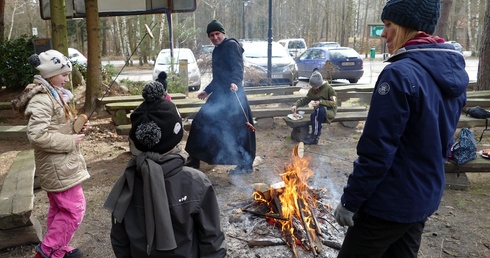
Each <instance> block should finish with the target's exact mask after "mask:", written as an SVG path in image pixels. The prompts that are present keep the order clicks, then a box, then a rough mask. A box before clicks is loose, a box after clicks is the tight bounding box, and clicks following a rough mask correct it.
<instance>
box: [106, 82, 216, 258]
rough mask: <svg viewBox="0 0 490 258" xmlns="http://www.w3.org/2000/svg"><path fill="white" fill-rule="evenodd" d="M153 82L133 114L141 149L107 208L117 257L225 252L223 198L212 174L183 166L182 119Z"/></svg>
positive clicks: (134, 134)
mask: <svg viewBox="0 0 490 258" xmlns="http://www.w3.org/2000/svg"><path fill="white" fill-rule="evenodd" d="M160 85H161V84H160V83H159V82H149V83H148V84H147V85H145V88H144V90H143V97H144V99H145V100H144V101H143V103H141V105H140V106H139V107H138V108H136V109H135V110H134V111H133V113H132V114H131V130H130V133H129V137H130V139H131V141H132V142H133V143H134V147H135V148H136V149H137V150H138V151H139V154H137V155H135V156H134V157H133V158H132V159H131V160H130V161H129V163H128V165H127V167H126V169H125V171H124V173H123V175H122V176H121V177H120V178H119V180H118V181H117V182H116V184H115V185H114V187H113V189H112V191H111V192H110V194H109V196H108V198H107V200H106V202H105V204H104V207H105V208H106V209H108V210H110V211H111V212H112V223H111V224H112V228H111V242H112V247H113V250H114V253H115V255H116V257H128V256H131V257H190V258H192V257H196V258H197V257H225V256H226V248H225V242H224V233H223V231H222V229H221V224H220V217H219V215H220V211H219V207H218V201H217V199H216V195H215V192H214V189H213V186H212V184H211V182H210V180H209V178H208V177H207V176H206V175H205V174H204V173H202V172H201V171H199V170H197V169H194V168H190V167H187V166H184V163H185V161H186V156H184V155H183V154H182V152H181V149H180V148H178V147H177V146H178V144H179V142H180V141H181V139H182V136H183V128H182V118H181V117H180V114H179V112H178V111H177V107H176V106H175V104H173V103H172V102H171V101H168V100H166V99H164V98H162V96H163V95H162V92H163V91H161V90H160V88H159V86H160Z"/></svg>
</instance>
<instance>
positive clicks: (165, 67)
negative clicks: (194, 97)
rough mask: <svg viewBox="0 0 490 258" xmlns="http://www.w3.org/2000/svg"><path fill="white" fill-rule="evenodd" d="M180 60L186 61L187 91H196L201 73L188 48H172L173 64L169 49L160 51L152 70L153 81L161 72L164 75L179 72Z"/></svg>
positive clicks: (199, 86) (199, 84) (199, 85)
mask: <svg viewBox="0 0 490 258" xmlns="http://www.w3.org/2000/svg"><path fill="white" fill-rule="evenodd" d="M180 60H187V77H188V80H189V81H188V86H189V91H198V90H199V89H200V88H201V72H200V70H199V67H198V65H197V61H196V58H195V57H194V53H192V51H191V50H190V49H188V48H174V52H173V62H172V58H171V55H170V49H168V48H166V49H162V50H161V51H160V53H159V54H158V56H157V59H156V61H155V67H154V68H153V80H155V79H156V78H157V77H158V74H159V73H160V72H161V71H165V72H166V73H177V74H180V71H179V67H180V65H179V62H180Z"/></svg>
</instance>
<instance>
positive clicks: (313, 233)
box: [243, 146, 341, 257]
mask: <svg viewBox="0 0 490 258" xmlns="http://www.w3.org/2000/svg"><path fill="white" fill-rule="evenodd" d="M300 153H301V154H302V151H301V150H300V148H299V147H298V146H296V148H295V149H294V150H293V157H292V163H291V164H288V165H286V167H285V168H284V171H283V172H281V173H280V175H281V178H282V182H280V183H277V184H273V185H271V186H269V187H268V188H267V185H265V184H261V183H259V184H254V186H255V191H254V193H253V197H254V202H253V203H256V204H260V205H248V206H247V208H246V209H245V208H244V209H243V210H244V211H246V212H249V213H252V214H254V215H256V216H261V217H265V218H267V219H268V220H272V221H269V222H270V223H271V224H273V225H276V226H277V227H279V228H280V229H281V231H282V233H283V238H284V241H283V242H282V243H283V244H286V245H288V246H289V247H290V248H291V250H292V252H293V254H294V256H295V257H298V250H297V247H298V246H301V247H303V248H304V249H305V250H307V251H310V252H312V253H313V254H314V255H315V256H317V255H318V253H319V251H320V248H321V246H322V245H325V246H328V247H331V248H334V249H337V250H339V249H340V246H341V244H339V243H338V242H335V241H332V240H329V239H326V237H325V236H326V235H327V236H329V235H331V234H330V233H329V232H328V229H327V227H326V226H325V225H322V224H320V223H319V219H318V215H317V214H319V213H321V214H328V213H330V205H328V206H326V207H325V205H324V204H323V202H321V201H320V199H321V197H322V195H323V193H325V192H326V191H325V190H318V189H312V188H310V187H309V186H308V184H307V182H308V178H309V177H310V176H311V175H313V171H311V170H310V169H309V168H308V165H309V164H308V159H304V158H302V157H299V155H298V154H300ZM313 204H316V205H313ZM255 206H259V207H260V211H259V212H257V211H256V210H254V209H253V208H254V207H255ZM319 218H320V219H322V221H327V222H328V220H327V219H326V218H323V217H319ZM330 225H331V226H333V225H332V224H330ZM278 244H280V242H278V241H269V240H265V241H258V240H253V241H249V246H268V245H278Z"/></svg>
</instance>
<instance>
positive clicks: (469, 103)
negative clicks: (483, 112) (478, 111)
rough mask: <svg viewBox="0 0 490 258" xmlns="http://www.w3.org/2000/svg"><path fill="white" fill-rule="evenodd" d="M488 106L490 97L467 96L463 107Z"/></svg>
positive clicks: (489, 105)
mask: <svg viewBox="0 0 490 258" xmlns="http://www.w3.org/2000/svg"><path fill="white" fill-rule="evenodd" d="M474 106H480V107H490V98H467V99H466V105H465V107H474Z"/></svg>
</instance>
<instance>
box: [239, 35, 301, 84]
mask: <svg viewBox="0 0 490 258" xmlns="http://www.w3.org/2000/svg"><path fill="white" fill-rule="evenodd" d="M240 44H241V45H242V47H243V49H244V50H245V51H244V52H243V64H244V70H245V71H244V76H243V82H244V85H245V86H265V85H286V86H287V85H290V86H291V85H296V84H297V83H298V67H297V66H296V62H295V61H294V59H293V58H292V57H291V56H290V55H289V52H288V50H287V49H286V48H285V47H283V46H282V45H281V44H279V43H277V42H272V56H271V63H272V70H271V80H270V81H269V80H268V78H267V77H268V74H267V66H268V63H267V62H268V59H267V52H268V42H267V41H242V42H241V43H240Z"/></svg>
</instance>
